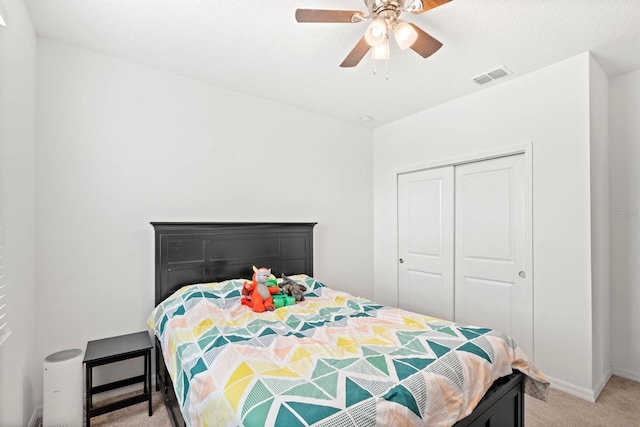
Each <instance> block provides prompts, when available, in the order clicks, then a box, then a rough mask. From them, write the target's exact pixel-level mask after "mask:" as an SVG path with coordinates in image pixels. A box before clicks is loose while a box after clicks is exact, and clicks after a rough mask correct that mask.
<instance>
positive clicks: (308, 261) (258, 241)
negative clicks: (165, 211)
mask: <svg viewBox="0 0 640 427" xmlns="http://www.w3.org/2000/svg"><path fill="white" fill-rule="evenodd" d="M151 225H153V228H154V229H155V251H156V257H155V258H156V260H155V264H156V290H155V305H158V304H160V303H161V302H162V301H163V300H164V299H166V298H167V297H168V296H169V295H171V294H172V293H173V292H175V291H176V290H177V289H179V288H180V287H182V286H184V285H189V284H193V283H208V282H218V281H221V280H226V279H236V278H250V277H251V275H252V274H253V270H252V266H254V265H255V266H257V267H271V271H272V273H273V274H275V275H276V277H280V274H281V273H284V274H287V275H291V274H299V273H305V274H308V275H309V276H311V275H313V226H314V225H316V223H315V222H310V223H256V222H251V223H250V222H242V223H237V222H190V223H188V222H152V223H151Z"/></svg>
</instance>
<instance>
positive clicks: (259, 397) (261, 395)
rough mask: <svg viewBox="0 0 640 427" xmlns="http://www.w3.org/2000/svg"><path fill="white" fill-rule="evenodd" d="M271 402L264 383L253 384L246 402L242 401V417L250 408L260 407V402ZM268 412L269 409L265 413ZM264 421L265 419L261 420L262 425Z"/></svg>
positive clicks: (268, 391) (269, 393) (271, 399)
mask: <svg viewBox="0 0 640 427" xmlns="http://www.w3.org/2000/svg"><path fill="white" fill-rule="evenodd" d="M272 401H273V398H272V397H271V391H270V390H269V389H267V387H265V385H264V383H263V382H262V381H261V380H258V381H256V383H255V384H254V386H253V387H252V388H251V391H250V392H249V394H248V395H247V398H246V400H245V401H244V406H243V408H242V415H244V414H245V413H247V412H248V411H250V410H251V408H252V407H256V408H257V406H262V405H263V403H262V402H272ZM269 406H270V404H269ZM268 411H269V408H268V407H267V412H268ZM259 412H261V411H259ZM265 416H266V414H265ZM264 420H265V418H263V419H262V422H263V423H264ZM245 421H246V419H245Z"/></svg>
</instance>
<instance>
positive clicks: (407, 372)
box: [393, 359, 418, 381]
mask: <svg viewBox="0 0 640 427" xmlns="http://www.w3.org/2000/svg"><path fill="white" fill-rule="evenodd" d="M393 366H394V368H396V375H397V376H398V379H399V380H400V381H402V380H404V379H406V378H409V377H410V376H411V375H413V374H415V373H416V372H418V370H417V369H416V368H414V367H413V366H410V365H407V364H406V363H402V362H400V360H398V359H394V360H393Z"/></svg>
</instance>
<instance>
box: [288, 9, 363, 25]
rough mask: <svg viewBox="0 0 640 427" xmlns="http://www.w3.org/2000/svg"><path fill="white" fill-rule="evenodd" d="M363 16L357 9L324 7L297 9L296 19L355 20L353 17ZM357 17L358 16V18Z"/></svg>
mask: <svg viewBox="0 0 640 427" xmlns="http://www.w3.org/2000/svg"><path fill="white" fill-rule="evenodd" d="M354 15H357V16H359V17H363V16H364V14H363V13H362V12H358V11H357V10H322V9H297V10H296V21H298V22H349V23H351V22H354V21H352V19H351V18H352V17H353V16H354ZM356 19H357V18H356Z"/></svg>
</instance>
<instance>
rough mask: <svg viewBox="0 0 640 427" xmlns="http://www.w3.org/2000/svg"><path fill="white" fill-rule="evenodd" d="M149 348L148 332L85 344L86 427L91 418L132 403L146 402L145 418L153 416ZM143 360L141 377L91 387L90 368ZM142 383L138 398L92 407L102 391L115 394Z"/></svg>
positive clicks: (91, 376) (150, 346)
mask: <svg viewBox="0 0 640 427" xmlns="http://www.w3.org/2000/svg"><path fill="white" fill-rule="evenodd" d="M152 348H153V344H152V343H151V339H150V338H149V333H148V332H137V333H134V334H128V335H120V336H117V337H111V338H105V339H101V340H95V341H89V342H88V343H87V350H86V351H85V354H84V361H83V363H84V364H85V370H86V371H85V401H86V403H85V404H86V407H85V417H86V425H87V427H89V426H90V425H91V424H90V423H91V417H95V416H98V415H102V414H105V413H107V412H111V411H115V410H118V409H122V408H125V407H127V406H131V405H135V404H136V403H140V402H144V401H148V402H149V416H151V415H153V410H152V407H151V349H152ZM136 357H144V374H143V375H138V376H135V377H131V378H126V379H123V380H120V381H114V382H111V383H108V384H102V385H99V386H94V385H93V368H94V367H96V366H101V365H106V364H109V363H115V362H120V361H122V360H127V359H133V358H136ZM137 383H144V390H143V393H142V394H139V395H136V396H132V397H128V398H124V399H120V400H117V401H115V402H112V403H109V404H106V405H103V406H99V407H97V408H94V407H93V396H94V395H96V394H98V393H104V392H105V391H110V390H115V389H117V388H121V387H126V386H128V385H132V384H137Z"/></svg>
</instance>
